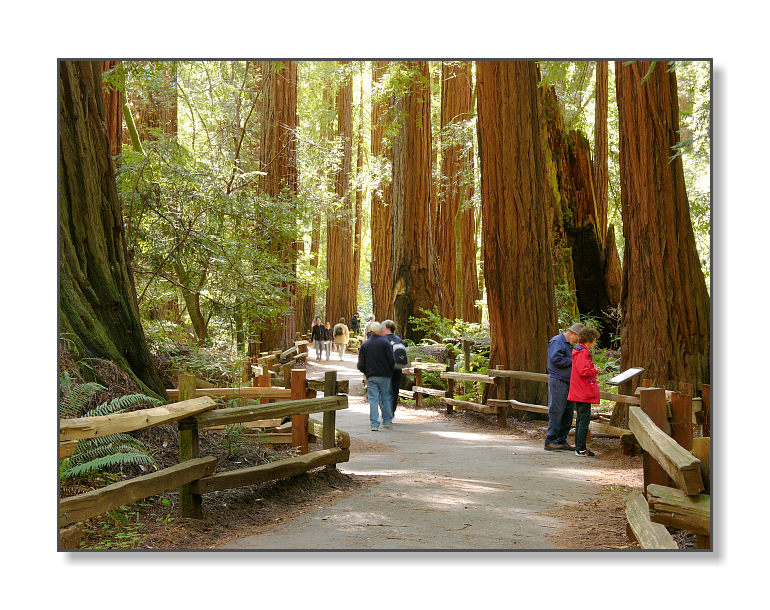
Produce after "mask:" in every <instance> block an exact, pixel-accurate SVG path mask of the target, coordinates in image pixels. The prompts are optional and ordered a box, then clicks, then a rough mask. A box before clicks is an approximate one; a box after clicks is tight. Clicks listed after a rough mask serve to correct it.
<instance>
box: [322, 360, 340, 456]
mask: <svg viewBox="0 0 770 610" xmlns="http://www.w3.org/2000/svg"><path fill="white" fill-rule="evenodd" d="M336 395H337V371H326V373H325V374H324V396H336ZM323 422H324V423H323V448H324V449H333V448H334V446H335V444H336V443H335V440H334V435H335V429H336V427H337V412H336V411H325V412H324V417H323ZM330 468H332V469H336V468H337V465H336V464H332V465H331V466H330Z"/></svg>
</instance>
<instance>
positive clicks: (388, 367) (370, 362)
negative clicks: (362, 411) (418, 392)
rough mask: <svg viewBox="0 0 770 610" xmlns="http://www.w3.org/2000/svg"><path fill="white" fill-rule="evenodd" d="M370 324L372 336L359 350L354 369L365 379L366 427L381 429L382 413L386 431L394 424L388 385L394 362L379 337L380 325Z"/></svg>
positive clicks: (384, 339)
mask: <svg viewBox="0 0 770 610" xmlns="http://www.w3.org/2000/svg"><path fill="white" fill-rule="evenodd" d="M370 324H371V325H370V327H369V330H370V331H371V333H372V336H371V337H370V338H369V339H367V340H366V341H364V343H363V345H362V346H361V347H360V349H359V350H358V364H357V367H358V370H359V371H361V372H362V373H363V374H364V376H365V377H366V381H367V391H366V397H367V398H368V399H369V424H370V427H371V430H372V432H376V431H377V429H378V428H379V427H380V413H382V425H383V426H384V427H385V428H390V423H391V422H392V421H393V410H392V402H393V399H392V397H391V392H390V384H391V379H392V377H393V366H394V360H393V348H392V347H391V345H390V341H388V340H387V339H386V338H385V337H382V336H380V331H381V330H382V326H381V325H380V323H379V322H371V323H370ZM378 409H379V410H378Z"/></svg>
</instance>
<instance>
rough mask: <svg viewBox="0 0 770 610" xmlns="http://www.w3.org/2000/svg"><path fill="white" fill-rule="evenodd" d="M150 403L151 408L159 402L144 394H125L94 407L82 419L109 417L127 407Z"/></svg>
mask: <svg viewBox="0 0 770 610" xmlns="http://www.w3.org/2000/svg"><path fill="white" fill-rule="evenodd" d="M144 403H150V404H151V405H153V406H158V405H159V404H160V403H161V401H160V400H158V399H157V398H153V397H152V396H147V395H146V394H127V395H125V396H118V397H117V398H113V399H112V400H111V401H110V402H103V403H102V404H100V405H99V406H98V407H95V408H93V409H91V410H90V411H88V412H87V413H85V414H84V415H83V417H98V416H100V415H111V414H113V413H121V412H122V411H124V410H125V409H128V408H129V407H133V406H136V405H140V404H144Z"/></svg>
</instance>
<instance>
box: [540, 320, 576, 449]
mask: <svg viewBox="0 0 770 610" xmlns="http://www.w3.org/2000/svg"><path fill="white" fill-rule="evenodd" d="M582 328H583V325H582V324H573V325H572V326H570V327H569V328H568V329H567V330H565V331H564V332H563V333H559V334H558V335H556V336H555V337H553V338H552V339H551V340H550V341H549V342H548V432H546V434H545V447H544V448H545V449H546V451H553V450H565V451H574V449H575V448H574V447H573V446H572V445H570V444H569V443H568V442H567V434H569V430H570V428H571V427H572V417H573V415H574V412H575V405H574V403H573V402H572V401H569V400H567V395H568V394H569V380H570V375H571V374H572V345H573V344H574V343H575V342H577V340H578V333H579V332H580V331H581V330H582Z"/></svg>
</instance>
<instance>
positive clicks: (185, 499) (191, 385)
mask: <svg viewBox="0 0 770 610" xmlns="http://www.w3.org/2000/svg"><path fill="white" fill-rule="evenodd" d="M190 398H195V376H194V375H188V374H184V373H180V374H179V400H180V402H181V401H183V400H189V399H190ZM178 428H179V462H180V463H181V462H186V461H187V460H191V459H193V458H197V457H200V446H199V444H198V424H197V423H196V421H195V419H194V418H186V419H183V420H180V421H179V423H178ZM179 514H180V515H181V516H182V517H193V518H195V519H201V518H202V517H203V497H202V496H200V495H198V494H194V493H193V492H192V490H191V488H190V485H189V484H187V485H182V486H181V487H180V488H179Z"/></svg>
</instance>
